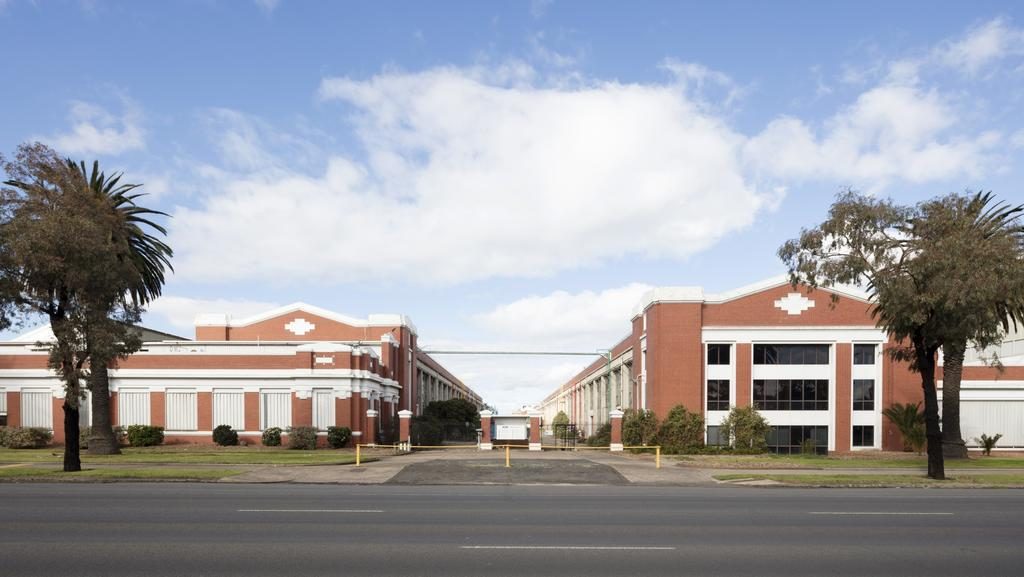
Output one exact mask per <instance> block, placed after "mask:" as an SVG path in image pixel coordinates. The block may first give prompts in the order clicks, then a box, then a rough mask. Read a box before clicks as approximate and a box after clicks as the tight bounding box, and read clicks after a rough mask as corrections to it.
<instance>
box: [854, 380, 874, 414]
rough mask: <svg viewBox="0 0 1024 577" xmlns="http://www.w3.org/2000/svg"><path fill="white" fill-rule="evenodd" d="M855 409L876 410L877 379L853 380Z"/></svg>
mask: <svg viewBox="0 0 1024 577" xmlns="http://www.w3.org/2000/svg"><path fill="white" fill-rule="evenodd" d="M853 410H854V411H873V410H875V381H874V379H854V380H853Z"/></svg>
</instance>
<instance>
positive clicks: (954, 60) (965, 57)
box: [935, 18, 1024, 75]
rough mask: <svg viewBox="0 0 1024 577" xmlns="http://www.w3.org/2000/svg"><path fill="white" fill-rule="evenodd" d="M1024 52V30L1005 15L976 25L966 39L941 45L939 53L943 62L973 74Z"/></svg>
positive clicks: (936, 54)
mask: <svg viewBox="0 0 1024 577" xmlns="http://www.w3.org/2000/svg"><path fill="white" fill-rule="evenodd" d="M1021 54H1024V29H1020V28H1014V27H1013V26H1011V25H1010V24H1009V22H1007V21H1006V20H1005V19H1003V18H995V19H993V20H990V21H988V22H984V23H982V24H978V25H976V26H973V27H971V28H970V29H969V30H968V31H967V33H966V34H964V36H963V37H962V38H960V39H957V40H955V41H952V42H947V43H944V44H942V45H940V46H939V47H938V48H937V50H936V52H935V56H936V57H937V58H938V59H939V60H940V61H941V62H942V63H944V64H946V65H947V66H950V67H953V68H956V69H958V70H961V71H963V72H965V73H966V74H971V75H973V74H977V73H978V72H979V71H981V70H982V69H983V68H985V67H986V66H988V65H990V64H991V63H993V62H995V61H997V60H999V59H1002V58H1004V57H1007V56H1012V55H1016V56H1019V55H1021Z"/></svg>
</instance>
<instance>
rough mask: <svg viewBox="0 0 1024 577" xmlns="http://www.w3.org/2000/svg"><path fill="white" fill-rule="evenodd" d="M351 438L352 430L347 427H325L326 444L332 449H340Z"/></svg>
mask: <svg viewBox="0 0 1024 577" xmlns="http://www.w3.org/2000/svg"><path fill="white" fill-rule="evenodd" d="M351 438H352V429H350V428H348V427H327V444H328V445H330V446H331V448H333V449H340V448H342V447H344V446H345V445H347V444H348V441H349V439H351Z"/></svg>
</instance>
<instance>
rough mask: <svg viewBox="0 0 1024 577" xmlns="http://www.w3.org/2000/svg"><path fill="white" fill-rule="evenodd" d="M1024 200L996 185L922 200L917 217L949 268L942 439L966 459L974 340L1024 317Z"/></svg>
mask: <svg viewBox="0 0 1024 577" xmlns="http://www.w3.org/2000/svg"><path fill="white" fill-rule="evenodd" d="M1021 214H1024V205H1019V206H1015V207H1014V206H1011V205H1009V204H1007V203H1005V202H999V203H996V202H994V196H993V195H992V193H991V192H988V193H982V192H978V193H977V194H974V195H971V196H962V195H949V196H946V197H943V198H939V199H936V200H935V201H932V202H929V203H926V204H924V205H923V206H922V215H921V216H922V218H921V220H919V221H917V222H914V223H913V230H914V231H915V233H916V235H917V237H918V239H919V241H920V242H921V244H922V255H923V257H924V258H927V259H930V260H931V261H932V262H933V263H934V266H935V267H937V268H938V269H939V270H940V271H941V275H940V279H941V280H940V281H939V282H938V283H936V286H934V287H933V289H939V294H940V295H941V297H942V299H941V303H940V304H939V305H938V306H939V308H940V309H941V314H942V315H943V316H945V317H947V318H948V319H950V320H951V321H953V322H949V323H947V324H948V326H949V327H950V329H951V330H950V331H949V333H947V338H946V339H945V341H944V342H943V344H942V356H943V372H942V446H943V453H944V455H945V456H946V457H953V458H966V457H967V446H966V444H965V443H964V441H963V437H962V434H961V431H960V383H961V378H962V375H963V362H964V355H965V352H966V350H967V347H968V343H972V344H973V345H974V346H976V347H979V348H984V347H986V346H989V345H992V344H996V343H998V342H1000V341H1001V340H1002V338H1003V334H1005V332H1006V331H1007V330H1009V328H1010V325H1011V324H1012V325H1013V326H1014V327H1016V325H1017V323H1018V322H1024V226H1022V225H1021V223H1020V222H1019V221H1018V219H1019V217H1020V215H1021Z"/></svg>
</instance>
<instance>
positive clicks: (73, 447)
mask: <svg viewBox="0 0 1024 577" xmlns="http://www.w3.org/2000/svg"><path fill="white" fill-rule="evenodd" d="M77 394H78V391H68V393H67V394H66V395H65V396H64V471H65V472H73V471H81V470H82V459H81V457H80V455H79V440H78V402H77V400H78V397H77Z"/></svg>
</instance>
